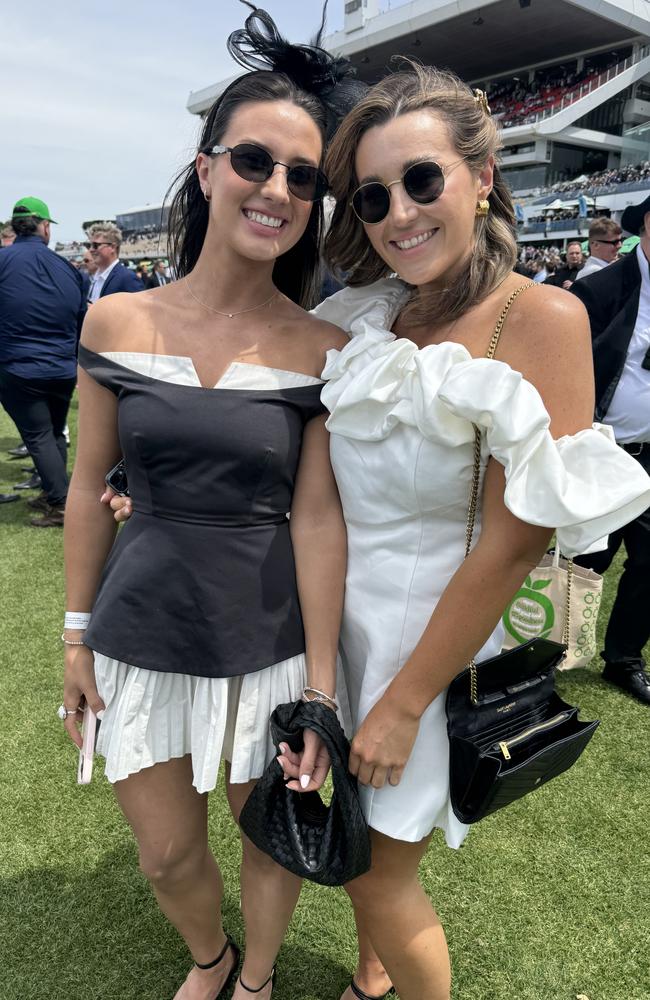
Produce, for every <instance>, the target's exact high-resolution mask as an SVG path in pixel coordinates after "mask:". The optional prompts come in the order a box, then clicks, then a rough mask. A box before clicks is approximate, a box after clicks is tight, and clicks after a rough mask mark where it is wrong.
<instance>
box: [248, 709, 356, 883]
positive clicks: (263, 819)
mask: <svg viewBox="0 0 650 1000" xmlns="http://www.w3.org/2000/svg"><path fill="white" fill-rule="evenodd" d="M303 729H313V730H314V732H316V733H317V734H318V735H319V736H320V737H321V739H322V740H323V742H324V743H325V746H326V747H327V750H328V752H329V755H330V760H331V762H332V783H333V786H334V792H333V795H332V800H331V803H330V805H329V806H326V805H325V804H324V802H323V801H322V799H321V797H320V795H319V794H318V792H294V791H291V790H290V789H289V788H287V787H286V783H285V778H284V772H283V770H282V768H281V767H280V765H279V764H278V762H277V760H275V758H274V759H273V760H272V761H271V763H270V764H269V766H268V767H267V769H266V771H265V772H264V774H263V775H262V777H261V778H260V780H259V781H258V783H257V785H256V786H255V788H254V789H253V791H252V792H251V794H250V796H249V797H248V799H247V801H246V803H245V805H244V808H243V809H242V811H241V815H240V817H239V822H240V825H241V828H242V830H243V831H244V833H245V834H246V836H247V837H249V838H250V840H252V841H253V843H254V844H255V846H256V847H258V848H259V849H260V850H261V851H264V853H265V854H268V855H269V856H270V857H272V858H273V860H274V861H277V863H278V864H279V865H282V867H283V868H286V869H287V870H288V871H290V872H293V873H294V875H299V876H300V877H301V878H306V879H309V880H310V881H312V882H318V883H319V885H343V884H344V883H345V882H349V881H350V880H351V879H353V878H356V877H357V876H358V875H363V874H364V872H367V871H368V869H369V868H370V836H369V833H368V826H367V824H366V821H365V819H364V816H363V813H362V811H361V805H360V803H359V796H358V793H357V786H356V781H355V779H354V778H353V777H352V775H351V774H350V772H349V771H348V757H349V753H350V745H349V743H348V741H347V739H346V738H345V734H344V732H343V730H342V729H341V725H340V723H339V721H338V719H337V717H336V715H335V714H334V712H333V711H332V710H331V709H330V708H326V707H325V706H324V705H321V704H319V703H318V702H303V701H297V702H292V703H291V704H288V705H278V707H277V708H276V709H275V711H274V712H273V715H272V716H271V735H272V737H273V742H274V743H275V745H276V747H278V753H279V744H280V742H284V743H288V745H289V746H290V747H291V749H292V750H293V751H295V752H299V751H300V750H302V748H303V738H302V731H303Z"/></svg>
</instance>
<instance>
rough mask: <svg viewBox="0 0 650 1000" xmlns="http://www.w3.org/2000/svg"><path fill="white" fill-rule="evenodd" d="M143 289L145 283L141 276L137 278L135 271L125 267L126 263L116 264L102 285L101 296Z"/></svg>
mask: <svg viewBox="0 0 650 1000" xmlns="http://www.w3.org/2000/svg"><path fill="white" fill-rule="evenodd" d="M143 290H144V285H143V284H142V282H141V281H140V279H139V278H136V276H135V274H134V273H133V271H131V270H129V268H128V267H125V266H124V264H116V265H115V267H114V268H113V270H112V271H111V273H110V274H109V276H108V278H107V279H106V281H105V282H104V284H103V285H102V290H101V292H100V293H99V297H100V299H102V298H103V297H104V296H105V295H114V294H115V292H142V291H143Z"/></svg>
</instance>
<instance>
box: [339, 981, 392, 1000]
mask: <svg viewBox="0 0 650 1000" xmlns="http://www.w3.org/2000/svg"><path fill="white" fill-rule="evenodd" d="M350 989H351V990H352V992H353V993H354V995H355V997H358V1000H388V998H389V997H396V996H397V993H396V992H395V987H394V986H391V988H390V989H389V991H388V993H382V995H381V996H380V997H371V996H370V994H369V993H364V992H363V990H362V989H361V987H360V986H357V984H356V983H355V981H354V977H353V978H352V979H351V980H350Z"/></svg>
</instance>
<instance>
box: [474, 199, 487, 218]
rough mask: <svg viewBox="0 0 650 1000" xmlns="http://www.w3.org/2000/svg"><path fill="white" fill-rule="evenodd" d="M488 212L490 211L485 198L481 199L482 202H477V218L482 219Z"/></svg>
mask: <svg viewBox="0 0 650 1000" xmlns="http://www.w3.org/2000/svg"><path fill="white" fill-rule="evenodd" d="M489 211H490V202H489V201H488V200H487V198H485V199H483V201H479V202H477V203H476V215H477V218H479V219H484V218H485V216H486V215H487V214H488V213H489Z"/></svg>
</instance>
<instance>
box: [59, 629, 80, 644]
mask: <svg viewBox="0 0 650 1000" xmlns="http://www.w3.org/2000/svg"><path fill="white" fill-rule="evenodd" d="M61 642H62V643H64V644H65V645H66V646H85V645H86V643H85V642H84V641H83V639H66V637H65V632H62V633H61Z"/></svg>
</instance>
